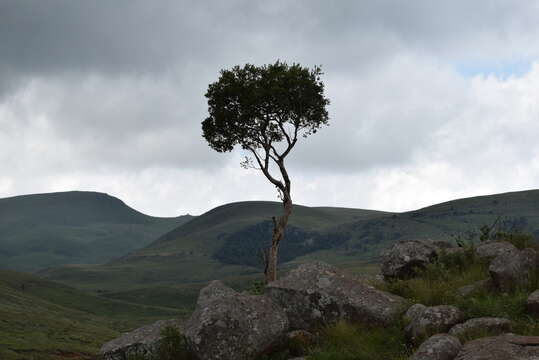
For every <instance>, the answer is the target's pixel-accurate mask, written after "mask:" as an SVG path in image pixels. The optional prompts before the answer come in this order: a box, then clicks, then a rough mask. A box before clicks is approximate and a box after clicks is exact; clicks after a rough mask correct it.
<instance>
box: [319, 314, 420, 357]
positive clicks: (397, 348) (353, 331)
mask: <svg viewBox="0 0 539 360" xmlns="http://www.w3.org/2000/svg"><path fill="white" fill-rule="evenodd" d="M403 328H404V324H400V323H396V324H394V325H392V326H388V327H384V328H365V327H363V326H360V325H354V324H349V323H345V322H341V323H337V324H335V325H331V326H328V327H327V328H325V329H324V330H323V332H322V333H321V336H320V340H319V341H320V343H319V345H318V346H316V347H315V348H314V349H312V350H311V355H310V356H309V359H313V360H401V359H402V360H404V359H407V358H408V356H409V355H411V349H409V348H408V347H407V346H406V342H405V339H404V331H403Z"/></svg>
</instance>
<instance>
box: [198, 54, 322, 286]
mask: <svg viewBox="0 0 539 360" xmlns="http://www.w3.org/2000/svg"><path fill="white" fill-rule="evenodd" d="M322 74H323V73H322V70H321V68H320V67H319V66H315V67H314V68H312V69H309V68H307V67H302V66H301V65H300V64H295V63H294V64H292V65H288V64H286V63H285V62H281V61H277V62H276V63H274V64H268V65H263V66H254V65H251V64H246V65H245V66H244V67H243V68H242V67H239V66H235V67H233V68H232V69H231V70H221V73H220V77H219V80H218V81H217V82H214V83H212V84H210V85H209V86H208V92H207V93H206V95H205V96H206V97H207V98H208V112H209V117H208V118H207V119H206V120H204V121H203V122H202V130H203V136H204V138H205V139H206V140H207V141H208V143H209V145H210V146H211V147H212V148H213V149H214V150H216V151H218V152H228V151H232V150H233V149H234V147H235V146H236V145H239V146H241V148H242V149H243V150H246V151H247V152H248V153H249V154H250V156H246V157H245V160H244V161H242V163H241V165H242V166H243V167H244V168H255V169H258V170H260V171H262V173H263V174H264V175H265V176H266V178H267V179H268V180H269V181H270V182H271V183H272V184H273V185H274V186H275V187H276V188H277V191H278V194H279V198H280V199H281V200H282V202H283V213H282V215H281V216H279V217H277V218H275V217H273V231H272V237H271V246H270V247H269V248H268V249H267V250H265V251H264V262H265V270H264V274H265V278H266V282H270V281H274V280H276V279H277V253H278V250H279V242H280V241H281V239H282V238H283V234H284V229H285V227H286V224H287V223H288V217H289V216H290V214H291V213H292V197H291V181H290V177H289V176H288V171H287V169H286V166H285V159H286V157H287V156H288V154H289V153H290V151H291V150H292V149H293V148H294V146H295V145H296V142H297V141H298V139H299V138H300V137H304V138H306V137H308V136H309V135H311V134H314V133H316V131H317V130H318V129H319V128H320V127H321V126H322V125H327V124H328V112H327V110H326V106H327V105H329V100H328V99H327V98H325V97H324V84H323V82H322V81H321V80H320V76H321V75H322ZM253 159H254V160H253ZM277 171H278V172H277ZM274 173H277V174H278V175H274Z"/></svg>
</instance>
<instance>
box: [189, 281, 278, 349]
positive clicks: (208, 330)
mask: <svg viewBox="0 0 539 360" xmlns="http://www.w3.org/2000/svg"><path fill="white" fill-rule="evenodd" d="M287 329H288V320H287V318H286V315H285V313H284V311H283V310H282V309H281V308H280V307H279V306H277V305H276V304H275V303H274V302H273V301H272V300H271V299H269V298H267V297H265V296H256V295H247V294H240V293H237V292H235V291H234V290H232V289H230V288H227V287H226V286H224V285H223V284H222V283H221V282H219V281H213V282H211V283H210V285H208V286H207V287H206V288H205V289H203V290H202V291H201V292H200V298H199V299H198V301H197V308H196V309H195V311H194V313H193V314H192V315H191V317H190V318H189V320H188V321H187V322H186V323H185V326H184V334H185V338H186V341H187V345H188V347H189V349H190V350H191V351H192V352H193V353H194V354H195V355H196V356H197V357H198V358H199V359H200V360H214V359H237V360H251V359H255V358H256V357H257V356H258V355H259V354H261V353H263V352H265V351H266V350H268V349H270V348H271V347H272V346H273V345H275V344H277V343H279V342H280V341H281V340H282V339H283V338H284V335H285V333H286V331H287Z"/></svg>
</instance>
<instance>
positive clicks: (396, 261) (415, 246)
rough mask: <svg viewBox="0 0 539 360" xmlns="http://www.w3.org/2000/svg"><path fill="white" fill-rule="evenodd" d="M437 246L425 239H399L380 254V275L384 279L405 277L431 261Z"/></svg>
mask: <svg viewBox="0 0 539 360" xmlns="http://www.w3.org/2000/svg"><path fill="white" fill-rule="evenodd" d="M438 251H439V248H438V247H437V246H436V245H434V244H433V243H431V242H430V241H425V240H407V241H400V242H397V243H395V244H393V246H391V247H390V248H389V249H387V250H386V251H385V252H384V253H383V254H382V269H381V271H382V275H384V277H385V278H386V279H395V278H396V279H406V278H409V277H411V276H413V275H414V274H415V272H416V270H417V269H422V268H425V266H426V265H427V264H429V263H431V262H433V261H434V260H435V259H436V257H437V256H438Z"/></svg>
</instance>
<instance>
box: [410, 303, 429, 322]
mask: <svg viewBox="0 0 539 360" xmlns="http://www.w3.org/2000/svg"><path fill="white" fill-rule="evenodd" d="M426 308H427V307H426V306H425V305H423V304H414V305H412V306H410V307H409V308H408V310H407V311H406V313H404V317H405V318H407V319H408V320H410V321H412V320H414V319H415V318H417V317H418V316H420V315H421V314H422V313H423V311H425V309H426Z"/></svg>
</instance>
